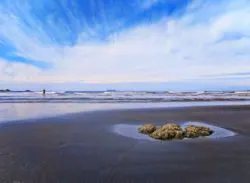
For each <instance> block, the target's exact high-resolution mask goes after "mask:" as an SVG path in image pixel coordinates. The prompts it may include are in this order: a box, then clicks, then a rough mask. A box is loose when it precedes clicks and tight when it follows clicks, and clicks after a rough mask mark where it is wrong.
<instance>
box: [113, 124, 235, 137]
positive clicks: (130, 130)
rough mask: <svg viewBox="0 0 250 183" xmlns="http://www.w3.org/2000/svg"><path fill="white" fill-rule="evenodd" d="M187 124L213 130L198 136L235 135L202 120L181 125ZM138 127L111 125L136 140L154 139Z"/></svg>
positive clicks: (119, 132) (114, 129) (117, 131)
mask: <svg viewBox="0 0 250 183" xmlns="http://www.w3.org/2000/svg"><path fill="white" fill-rule="evenodd" d="M187 125H197V126H205V127H209V128H211V129H212V130H214V133H213V134H212V135H211V136H208V137H200V138H209V139H216V138H226V137H231V136H234V135H236V134H235V133H234V132H232V131H229V130H227V129H224V128H221V127H218V126H214V125H210V124H207V123H202V122H186V123H183V124H182V125H181V126H182V127H183V128H184V127H185V126H187ZM139 127H140V125H128V124H117V125H114V126H113V132H115V133H117V134H119V135H122V136H124V137H129V138H133V139H137V140H150V141H155V140H154V139H152V138H151V137H149V136H147V135H144V134H141V133H139V132H138V131H137V129H138V128H139Z"/></svg>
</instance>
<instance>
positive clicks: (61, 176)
mask: <svg viewBox="0 0 250 183" xmlns="http://www.w3.org/2000/svg"><path fill="white" fill-rule="evenodd" d="M166 121H174V122H179V123H181V122H183V121H202V122H206V123H209V124H211V125H215V126H218V127H221V128H224V129H227V130H230V131H232V132H235V133H236V135H235V136H229V137H226V138H211V139H192V140H183V141H149V140H143V139H134V138H129V137H125V136H122V135H119V134H117V133H114V132H113V131H112V127H114V125H116V124H138V125H141V124H145V123H153V124H155V125H160V124H162V123H164V122H166ZM249 170H250V106H227V107H221V106H220V107H218V106H217V107H211V106H210V107H189V108H172V109H171V108H168V109H133V110H114V111H98V112H85V113H77V114H69V115H64V116H59V117H51V118H45V119H37V120H35V119H34V120H27V121H16V122H12V123H3V124H1V128H0V182H1V183H9V182H11V183H12V182H15V183H16V182H18V183H36V182H39V183H40V182H41V183H57V182H58V183H69V182H70V183H74V182H172V183H173V182H182V183H183V182H185V183H186V182H187V183H189V182H190V183H200V182H202V183H211V182H213V183H238V182H239V183H249V182H250V171H249Z"/></svg>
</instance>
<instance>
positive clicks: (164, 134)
mask: <svg viewBox="0 0 250 183" xmlns="http://www.w3.org/2000/svg"><path fill="white" fill-rule="evenodd" d="M150 136H151V137H152V138H154V139H160V140H171V139H183V138H184V137H185V133H184V131H183V130H182V129H181V127H180V126H179V125H177V124H165V125H163V126H161V127H160V128H158V129H157V130H155V131H154V132H153V133H152V134H150Z"/></svg>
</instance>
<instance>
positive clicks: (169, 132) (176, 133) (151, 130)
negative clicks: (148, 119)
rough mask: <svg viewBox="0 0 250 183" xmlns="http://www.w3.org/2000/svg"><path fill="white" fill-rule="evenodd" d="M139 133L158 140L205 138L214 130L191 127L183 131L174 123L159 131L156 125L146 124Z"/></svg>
mask: <svg viewBox="0 0 250 183" xmlns="http://www.w3.org/2000/svg"><path fill="white" fill-rule="evenodd" d="M138 131H139V132H140V133H143V134H147V135H149V136H150V137H152V138H154V139H158V140H172V139H184V138H196V137H201V136H203V137H205V136H209V135H211V134H212V133H213V130H211V129H210V128H207V127H203V126H194V125H189V126H187V127H186V128H185V129H182V128H181V127H180V125H177V124H173V123H170V124H165V125H163V126H161V127H160V128H158V129H157V128H156V126H155V125H152V124H145V125H143V126H141V127H140V128H139V129H138Z"/></svg>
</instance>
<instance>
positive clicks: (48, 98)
mask: <svg viewBox="0 0 250 183" xmlns="http://www.w3.org/2000/svg"><path fill="white" fill-rule="evenodd" d="M248 100H249V101H250V91H241V92H240V91H230V92H227V91H216V92H207V91H198V92H152V91H93V92H91V91H63V92H55V91H49V92H46V95H45V96H43V95H42V92H0V103H156V102H157V103H158V102H161V103H162V102H189V101H190V102H193V101H248Z"/></svg>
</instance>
